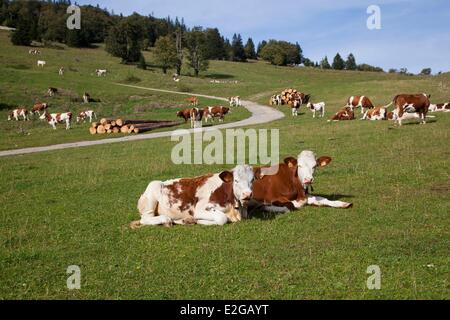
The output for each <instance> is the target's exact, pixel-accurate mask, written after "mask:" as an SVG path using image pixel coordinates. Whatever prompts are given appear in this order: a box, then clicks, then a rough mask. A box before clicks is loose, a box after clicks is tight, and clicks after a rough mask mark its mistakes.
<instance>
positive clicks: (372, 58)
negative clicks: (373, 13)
mask: <svg viewBox="0 0 450 320" xmlns="http://www.w3.org/2000/svg"><path fill="white" fill-rule="evenodd" d="M77 3H78V4H93V5H96V4H97V3H98V4H99V5H100V6H101V7H102V8H104V7H106V8H108V9H110V10H111V9H113V10H114V12H115V13H116V14H118V13H123V14H124V15H129V14H131V13H133V12H138V13H140V14H143V15H148V14H153V15H155V16H156V17H167V16H169V15H170V16H171V17H173V18H174V17H176V16H178V17H180V18H181V17H183V18H184V20H185V22H186V24H187V25H188V26H189V27H192V26H197V25H201V26H203V27H217V28H219V30H220V31H221V33H222V34H224V35H225V36H226V37H228V38H231V37H232V35H233V33H241V34H242V36H243V37H244V40H246V39H247V38H248V37H252V38H253V39H254V41H255V43H257V42H259V41H261V40H264V39H277V40H287V41H291V42H296V41H298V42H299V43H300V45H301V46H302V48H303V51H304V54H305V56H306V57H308V58H311V59H313V60H315V61H316V60H317V61H318V60H321V59H322V58H323V57H324V56H325V55H327V56H328V58H329V60H330V61H331V60H332V58H333V57H334V56H335V54H336V53H337V52H339V53H341V55H342V56H344V57H346V56H347V55H348V54H349V53H350V52H351V53H353V54H354V55H355V56H356V59H357V62H358V63H362V62H365V63H369V64H372V65H377V66H380V67H383V68H384V69H385V70H387V69H389V68H402V67H406V68H408V70H409V71H411V72H415V73H417V72H420V71H421V70H422V69H423V68H425V67H431V68H432V69H433V72H434V73H436V72H438V71H450V23H449V22H450V1H448V0H429V1H426V0H416V1H411V0H409V1H408V0H378V1H376V0H368V1H367V0H314V1H303V0H283V1H275V0H191V1H186V0H147V1H146V0H133V1H123V0H79V1H77ZM370 5H378V6H379V7H380V8H381V30H369V29H368V28H367V26H366V21H367V19H368V17H369V14H367V12H366V10H367V8H368V6H370Z"/></svg>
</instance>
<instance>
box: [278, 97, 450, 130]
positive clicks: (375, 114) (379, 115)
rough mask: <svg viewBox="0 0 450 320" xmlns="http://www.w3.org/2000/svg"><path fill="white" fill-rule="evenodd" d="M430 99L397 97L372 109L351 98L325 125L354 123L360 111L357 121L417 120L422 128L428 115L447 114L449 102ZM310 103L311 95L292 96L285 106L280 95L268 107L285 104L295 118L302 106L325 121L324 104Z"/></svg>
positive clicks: (363, 99)
mask: <svg viewBox="0 0 450 320" xmlns="http://www.w3.org/2000/svg"><path fill="white" fill-rule="evenodd" d="M430 98H431V96H430V95H428V94H425V93H423V94H400V95H398V96H396V97H395V98H394V99H393V101H392V102H391V103H390V104H388V105H386V106H378V107H375V105H374V104H373V103H372V101H371V100H370V99H369V98H368V97H367V96H352V97H350V98H349V99H348V100H347V104H346V105H345V107H344V108H342V109H341V110H339V111H338V112H337V113H336V114H334V115H333V117H332V118H331V119H330V120H328V121H330V122H331V121H345V120H355V119H356V118H355V113H354V110H355V109H357V108H361V113H362V114H363V117H362V119H361V120H394V121H396V122H397V123H398V124H399V125H400V126H401V125H402V122H403V121H404V120H410V119H420V120H421V121H422V123H423V124H425V123H426V118H427V114H428V112H438V111H441V112H450V102H447V103H439V104H431V102H430ZM310 99H311V95H308V94H304V93H295V95H293V98H292V99H290V100H289V101H288V102H285V100H283V99H282V95H274V96H272V97H271V100H270V104H271V105H276V106H281V105H283V104H288V105H289V106H290V108H291V109H292V115H293V116H298V112H299V109H300V108H301V107H302V106H303V105H305V106H306V108H307V109H309V110H311V112H313V114H314V115H313V117H314V118H315V117H316V112H319V113H320V114H321V117H325V106H326V104H325V102H320V103H312V102H310ZM391 106H394V110H393V111H391V112H390V111H388V108H389V107H391ZM428 117H430V116H428Z"/></svg>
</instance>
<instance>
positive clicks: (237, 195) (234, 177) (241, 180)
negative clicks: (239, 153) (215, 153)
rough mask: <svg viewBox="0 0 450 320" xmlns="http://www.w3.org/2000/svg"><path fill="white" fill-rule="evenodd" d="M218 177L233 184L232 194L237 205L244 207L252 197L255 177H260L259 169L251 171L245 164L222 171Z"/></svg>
mask: <svg viewBox="0 0 450 320" xmlns="http://www.w3.org/2000/svg"><path fill="white" fill-rule="evenodd" d="M219 176H220V178H221V179H222V180H223V181H224V182H225V183H232V184H233V195H234V199H235V200H236V202H237V203H238V204H239V207H246V206H247V205H248V203H249V201H250V200H251V198H252V195H253V194H252V186H253V181H254V180H255V179H260V178H261V173H260V170H256V171H255V172H253V168H252V167H251V166H247V165H239V166H237V167H236V168H234V169H233V171H224V172H222V173H221V174H220V175H219Z"/></svg>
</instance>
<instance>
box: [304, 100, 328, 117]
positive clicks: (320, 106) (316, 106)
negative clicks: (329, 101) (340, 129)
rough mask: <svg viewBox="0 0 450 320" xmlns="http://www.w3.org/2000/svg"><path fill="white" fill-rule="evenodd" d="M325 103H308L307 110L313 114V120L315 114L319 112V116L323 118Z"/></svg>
mask: <svg viewBox="0 0 450 320" xmlns="http://www.w3.org/2000/svg"><path fill="white" fill-rule="evenodd" d="M325 106H326V104H325V102H319V103H311V102H308V104H307V108H308V109H309V110H311V112H312V113H313V118H315V117H316V112H320V116H321V117H322V118H323V117H325Z"/></svg>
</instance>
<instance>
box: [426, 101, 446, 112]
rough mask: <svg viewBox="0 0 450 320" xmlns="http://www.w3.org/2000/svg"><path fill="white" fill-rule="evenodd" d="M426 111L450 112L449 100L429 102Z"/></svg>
mask: <svg viewBox="0 0 450 320" xmlns="http://www.w3.org/2000/svg"><path fill="white" fill-rule="evenodd" d="M428 111H430V112H450V102H447V103H438V104H431V105H430V108H429V109H428Z"/></svg>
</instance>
